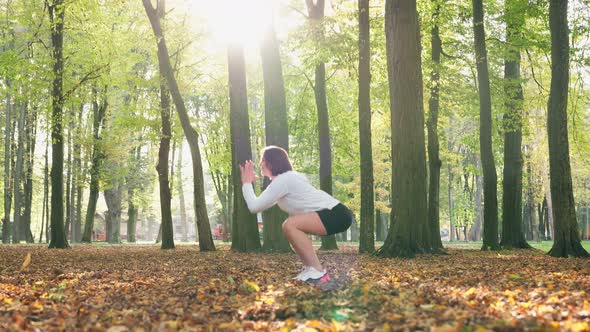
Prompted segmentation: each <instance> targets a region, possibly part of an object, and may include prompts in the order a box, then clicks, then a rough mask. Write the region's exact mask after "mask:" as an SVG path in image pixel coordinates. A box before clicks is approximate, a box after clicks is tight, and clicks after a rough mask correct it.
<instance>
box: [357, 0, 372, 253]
mask: <svg viewBox="0 0 590 332" xmlns="http://www.w3.org/2000/svg"><path fill="white" fill-rule="evenodd" d="M358 9H359V12H358V19H359V79H358V82H359V83H358V84H359V96H358V107H359V145H360V146H359V149H360V157H361V158H360V159H361V160H360V169H361V218H360V219H361V220H360V231H359V236H360V238H359V252H360V253H372V252H374V251H375V192H374V179H373V147H372V141H371V45H370V21H369V0H359V1H358Z"/></svg>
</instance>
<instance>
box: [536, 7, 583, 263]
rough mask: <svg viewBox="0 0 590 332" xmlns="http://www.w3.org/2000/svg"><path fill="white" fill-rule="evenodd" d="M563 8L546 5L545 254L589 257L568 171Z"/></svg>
mask: <svg viewBox="0 0 590 332" xmlns="http://www.w3.org/2000/svg"><path fill="white" fill-rule="evenodd" d="M567 6H568V1H567V0H551V1H550V2H549V29H550V31H551V90H550V93H549V102H548V105H547V134H548V136H549V173H550V181H551V183H550V185H551V201H552V203H553V221H554V227H555V235H554V240H553V241H554V242H553V246H552V247H551V250H549V253H548V254H549V255H550V256H554V257H569V256H573V257H589V256H590V254H588V252H587V251H586V250H585V249H584V248H583V247H582V243H581V242H580V235H579V232H578V223H577V221H576V210H575V206H576V205H575V203H574V193H573V188H572V176H571V168H570V167H571V166H570V156H569V143H568V128H567V100H568V90H569V89H568V85H569V33H568V23H567V22H568V21H567Z"/></svg>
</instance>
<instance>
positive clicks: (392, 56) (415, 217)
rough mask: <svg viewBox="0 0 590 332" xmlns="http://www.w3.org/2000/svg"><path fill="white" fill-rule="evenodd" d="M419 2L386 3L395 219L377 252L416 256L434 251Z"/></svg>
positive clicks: (392, 194)
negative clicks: (427, 164)
mask: <svg viewBox="0 0 590 332" xmlns="http://www.w3.org/2000/svg"><path fill="white" fill-rule="evenodd" d="M419 31H420V27H419V22H418V12H417V10H416V1H402V0H387V1H386V2H385V36H386V51H387V73H388V78H389V94H390V97H389V101H390V105H391V156H392V158H391V159H392V161H391V162H392V175H391V186H392V190H391V191H392V192H391V221H390V227H389V233H388V234H387V238H386V239H385V243H384V244H383V247H381V248H380V249H379V250H378V251H377V254H378V255H379V256H381V257H413V256H414V255H415V254H416V253H421V252H426V251H429V250H430V248H431V243H429V241H428V237H429V234H428V229H427V228H428V225H427V222H428V219H427V218H428V215H427V198H426V195H427V192H426V190H427V188H426V147H425V138H424V109H423V107H424V106H423V99H422V68H421V59H420V34H419Z"/></svg>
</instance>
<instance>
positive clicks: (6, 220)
mask: <svg viewBox="0 0 590 332" xmlns="http://www.w3.org/2000/svg"><path fill="white" fill-rule="evenodd" d="M6 86H7V88H10V81H8V80H7V81H6ZM11 113H12V101H11V95H10V92H8V93H6V123H5V126H4V217H3V218H2V243H10V210H11V204H12V187H11V186H10V184H11V183H12V181H11V180H10V161H11V160H12V152H11V147H12V131H11V128H12V118H11V115H12V114H11Z"/></svg>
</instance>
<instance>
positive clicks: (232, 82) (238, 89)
mask: <svg viewBox="0 0 590 332" xmlns="http://www.w3.org/2000/svg"><path fill="white" fill-rule="evenodd" d="M227 62H228V70H229V100H230V131H231V137H232V139H231V143H232V144H231V150H232V179H233V195H234V210H233V217H232V219H233V225H232V244H231V247H232V250H236V251H240V252H248V251H257V250H260V248H261V246H260V237H259V233H258V224H257V221H256V215H255V214H251V213H250V211H249V210H248V206H247V205H246V201H245V200H244V196H243V195H242V180H241V177H240V170H239V168H238V167H239V165H243V164H244V162H245V161H246V160H252V149H251V144H250V125H249V123H250V121H249V118H248V96H247V91H246V88H247V86H246V70H245V63H244V50H243V48H242V47H239V46H235V45H232V46H230V47H229V48H228V51H227Z"/></svg>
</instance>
